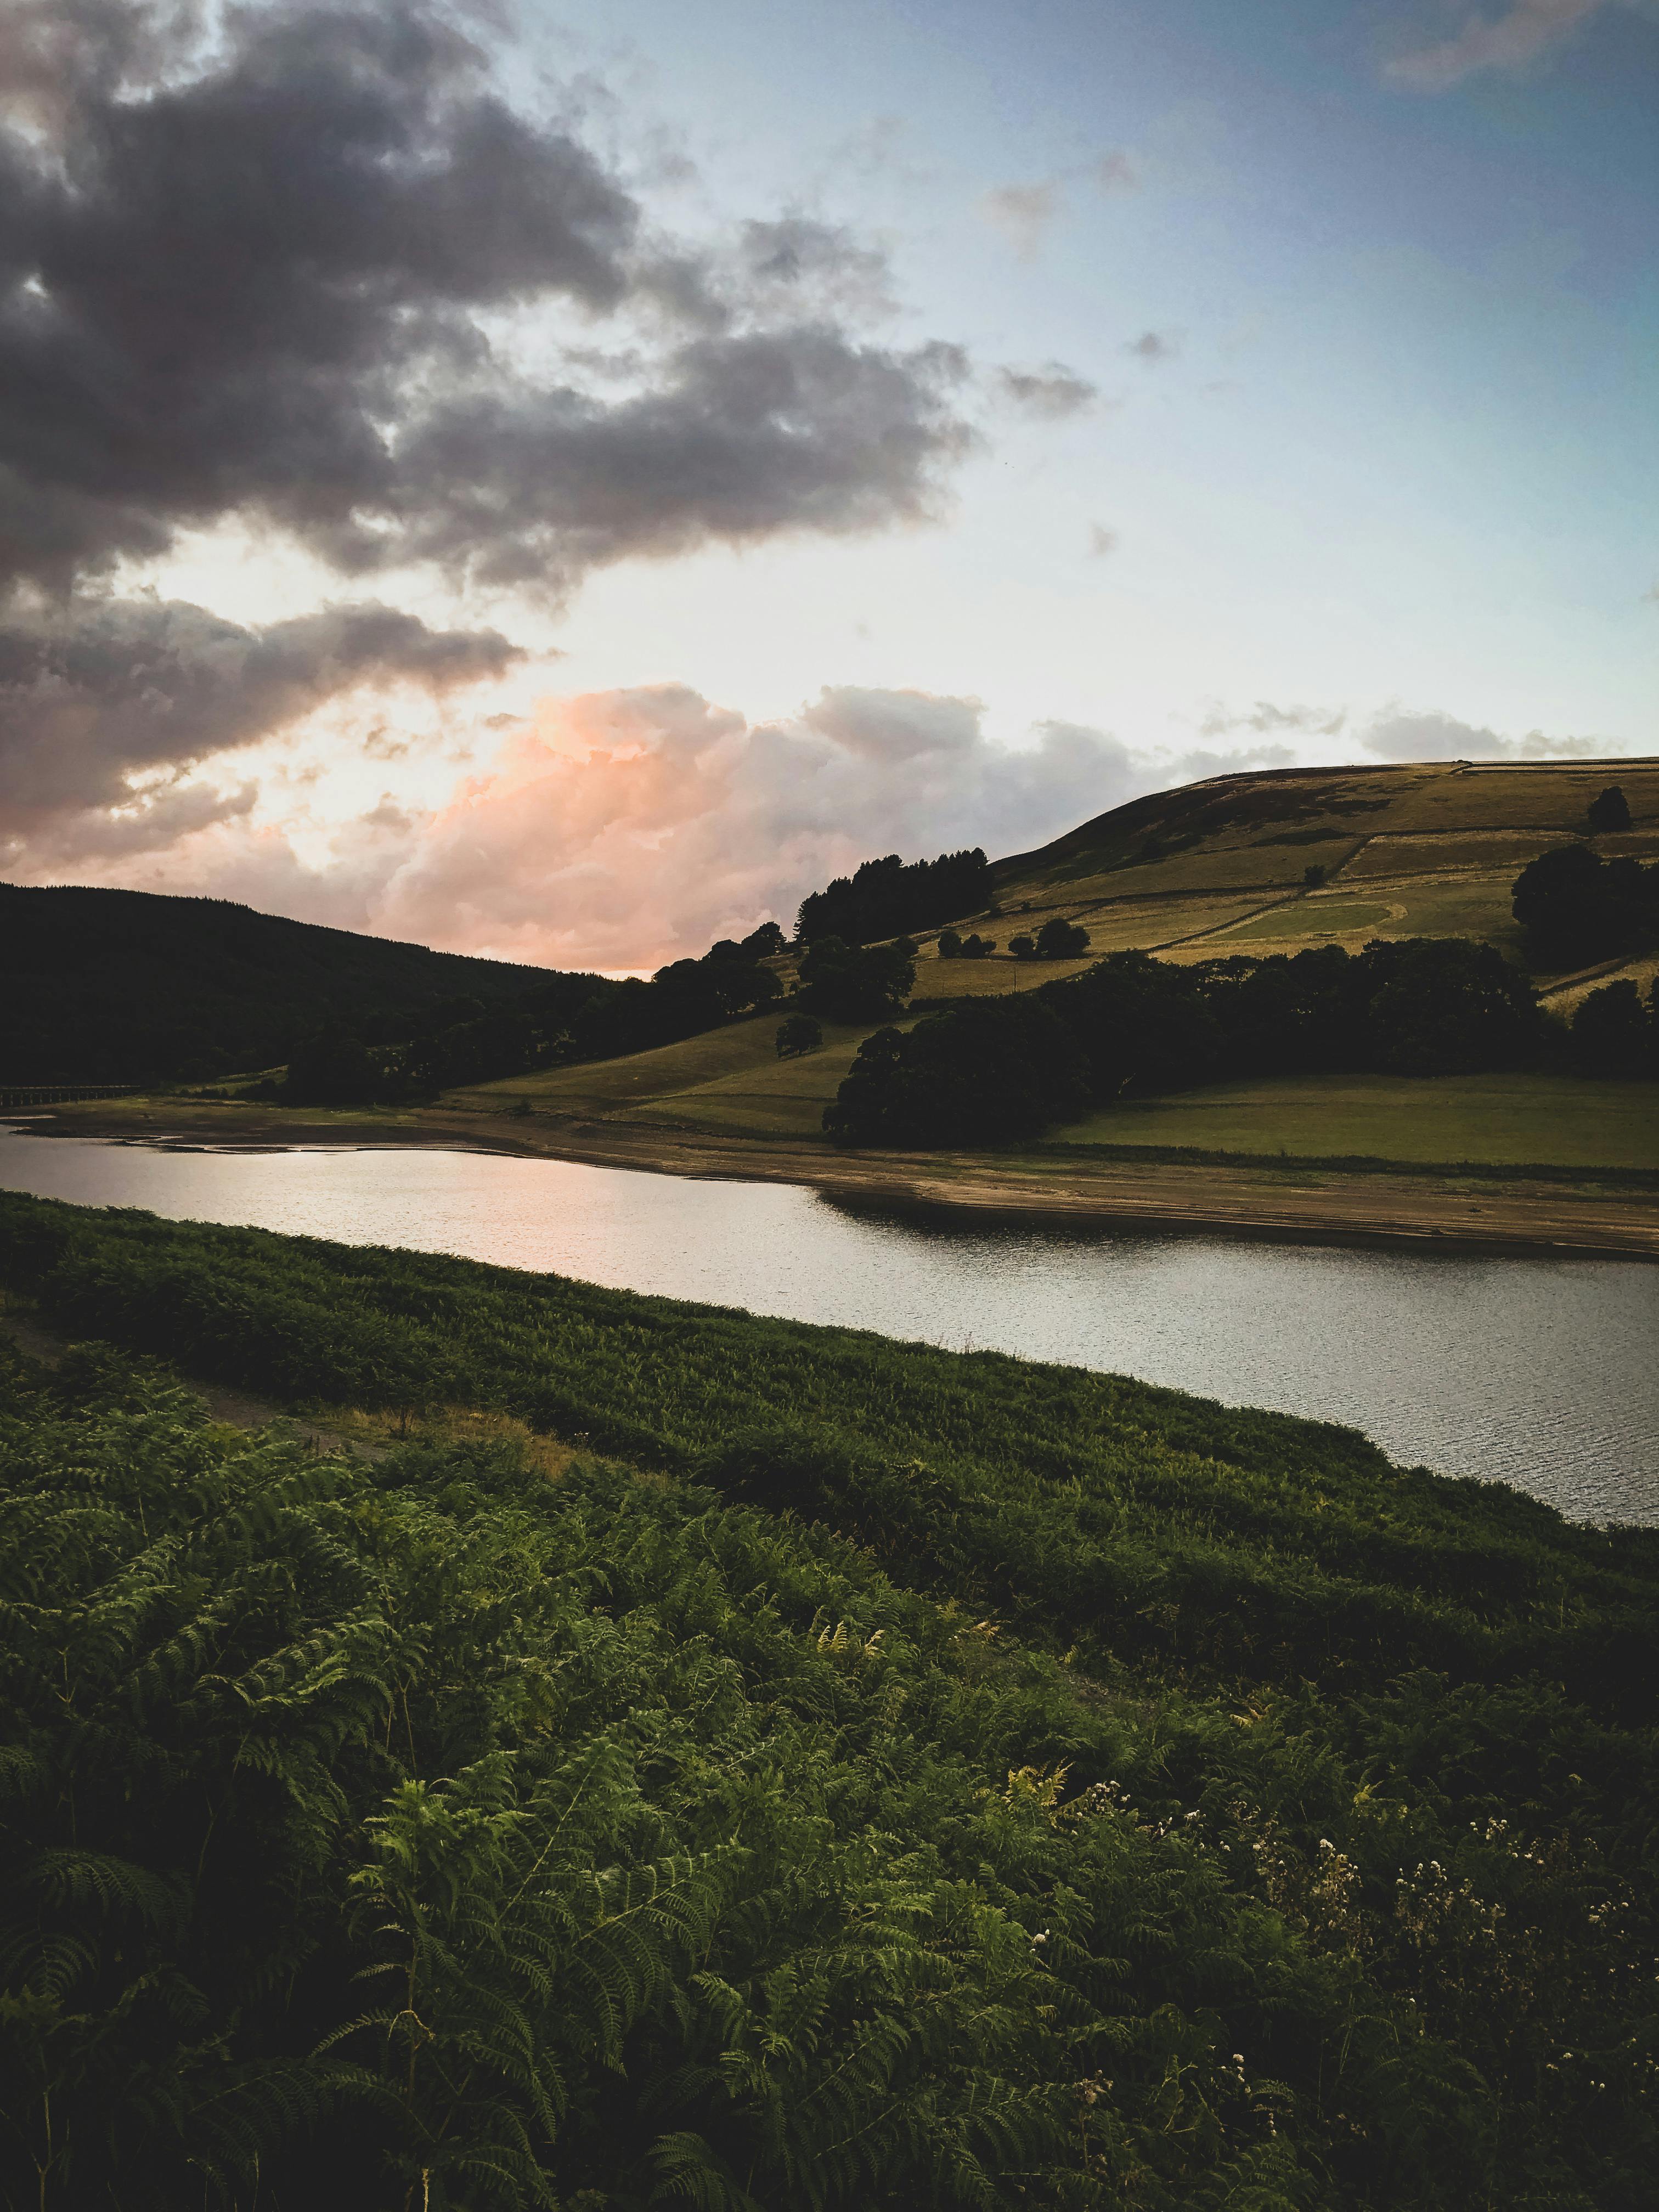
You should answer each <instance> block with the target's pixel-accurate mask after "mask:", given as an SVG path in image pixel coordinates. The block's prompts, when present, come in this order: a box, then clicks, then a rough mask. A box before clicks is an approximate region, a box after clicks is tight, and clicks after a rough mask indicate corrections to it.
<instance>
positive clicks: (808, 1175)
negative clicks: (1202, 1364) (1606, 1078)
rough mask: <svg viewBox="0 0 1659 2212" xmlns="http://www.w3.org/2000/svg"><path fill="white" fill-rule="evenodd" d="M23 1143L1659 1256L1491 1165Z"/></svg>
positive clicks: (459, 1122)
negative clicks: (667, 1180) (397, 1165)
mask: <svg viewBox="0 0 1659 2212" xmlns="http://www.w3.org/2000/svg"><path fill="white" fill-rule="evenodd" d="M0 1121H4V1122H5V1124H6V1125H7V1126H9V1127H13V1128H15V1129H16V1130H17V1131H18V1132H19V1133H27V1134H33V1135H37V1136H43V1137H48V1138H51V1137H83V1138H87V1139H94V1140H96V1141H101V1142H116V1143H126V1144H142V1145H145V1146H160V1147H163V1148H166V1149H170V1150H171V1149H181V1150H196V1149H209V1150H213V1151H234V1152H242V1151H260V1152H263V1151H280V1152H289V1151H307V1150H312V1149H328V1150H351V1151H386V1150H413V1149H428V1148H433V1147H436V1148H438V1149H440V1150H446V1151H452V1152H493V1153H498V1154H504V1155H507V1156H509V1157H516V1158H544V1159H561V1160H568V1161H573V1162H575V1163H577V1164H582V1165H586V1166H592V1167H611V1168H626V1169H631V1170H635V1171H636V1172H642V1173H646V1174H655V1175H674V1176H689V1177H691V1178H693V1179H695V1180H698V1181H705V1182H707V1181H716V1182H787V1183H793V1184H797V1185H799V1186H804V1187H805V1188H811V1189H815V1190H817V1191H819V1192H821V1193H822V1194H823V1196H824V1197H826V1198H827V1199H829V1200H831V1201H832V1202H835V1203H838V1204H842V1205H847V1206H854V1207H855V1208H856V1207H878V1208H881V1209H884V1210H893V1209H896V1210H899V1211H902V1212H913V1213H916V1214H920V1215H926V1216H927V1217H930V1218H933V1219H935V1220H937V1221H941V1222H949V1221H958V1222H960V1223H961V1224H962V1225H963V1226H967V1225H969V1222H970V1221H972V1220H974V1219H978V1220H980V1221H986V1222H989V1221H1000V1222H1003V1223H1024V1224H1026V1225H1051V1226H1059V1225H1071V1226H1073V1227H1075V1228H1077V1229H1079V1230H1080V1231H1091V1232H1093V1233H1097V1234H1103V1235H1104V1234H1111V1233H1114V1232H1115V1233H1117V1234H1127V1235H1139V1236H1153V1235H1163V1236H1170V1235H1180V1236H1220V1237H1239V1238H1243V1239H1245V1240H1248V1241H1253V1242H1265V1243H1317V1244H1337V1245H1347V1246H1356V1247H1360V1248H1369V1249H1377V1248H1383V1249H1393V1250H1401V1249H1404V1250H1408V1251H1415V1252H1443V1253H1449V1254H1455V1253H1465V1254H1467V1253H1486V1254H1490V1255H1493V1256H1498V1255H1505V1254H1507V1255H1511V1256H1514V1257H1516V1258H1522V1257H1524V1258H1533V1259H1537V1258H1553V1259H1624V1260H1645V1261H1659V1189H1645V1188H1619V1187H1616V1186H1615V1187H1612V1188H1606V1187H1603V1188H1597V1187H1595V1185H1594V1182H1593V1181H1592V1178H1593V1175H1594V1170H1586V1171H1585V1175H1586V1179H1585V1181H1584V1182H1583V1183H1575V1182H1572V1181H1571V1179H1565V1180H1550V1179H1545V1178H1544V1177H1542V1176H1540V1177H1539V1178H1537V1179H1528V1178H1527V1177H1526V1176H1516V1175H1515V1174H1514V1173H1513V1172H1510V1173H1507V1174H1503V1175H1499V1174H1497V1173H1494V1174H1493V1175H1492V1176H1486V1177H1483V1174H1482V1170H1480V1168H1479V1167H1470V1168H1468V1169H1467V1170H1463V1169H1461V1168H1459V1169H1457V1170H1454V1171H1449V1170H1447V1169H1444V1168H1441V1169H1438V1170H1430V1171H1425V1172H1421V1173H1414V1172H1413V1170H1411V1169H1410V1168H1409V1167H1407V1166H1403V1165H1400V1164H1392V1163H1390V1164H1387V1165H1383V1166H1379V1167H1378V1168H1377V1169H1376V1170H1364V1169H1361V1168H1341V1169H1335V1168H1331V1167H1328V1166H1323V1165H1320V1164H1316V1163H1312V1162H1298V1161H1295V1160H1291V1161H1269V1160H1267V1159H1264V1160H1263V1161H1262V1162H1261V1164H1260V1165H1259V1166H1257V1165H1254V1164H1250V1163H1249V1162H1243V1161H1240V1162H1235V1163H1231V1164H1218V1163H1216V1162H1214V1161H1213V1160H1211V1161H1192V1162H1184V1161H1181V1160H1167V1159H1166V1160H1160V1161H1156V1162H1150V1161H1149V1162H1141V1161H1133V1162H1131V1161H1125V1160H1123V1159H1121V1158H1103V1159H1101V1160H1098V1161H1092V1160H1086V1159H1079V1158H1078V1156H1077V1154H1076V1153H1075V1152H1072V1153H1069V1154H1067V1153H1058V1152H1057V1153H1054V1154H1039V1153H1032V1152H1027V1153H1021V1154H1017V1155H1001V1156H999V1155H995V1154H969V1153H944V1152H942V1153H932V1154H925V1155H918V1154H915V1153H896V1152H868V1153H864V1152H860V1153H857V1154H850V1155H849V1154H846V1153H839V1152H832V1151H830V1150H829V1147H828V1146H817V1145H814V1144H813V1143H811V1142H810V1141H805V1140H802V1139H799V1138H791V1137H788V1136H780V1137H776V1138H768V1137H725V1136H720V1135H717V1134H714V1133H708V1132H706V1131H700V1130H696V1129H693V1128H690V1127H685V1126H684V1125H682V1126H679V1127H676V1126H674V1125H672V1124H671V1123H668V1122H661V1123H655V1124H645V1125H641V1124H638V1123H621V1122H616V1121H592V1120H586V1119H583V1118H581V1117H579V1116H571V1117H568V1118H566V1117H562V1116H556V1115H550V1114H546V1113H538V1114H534V1115H526V1116H523V1117H520V1116H517V1115H499V1114H481V1113H478V1112H477V1111H472V1112H468V1111H466V1110H465V1109H454V1108H446V1107H426V1108H417V1109H406V1110H404V1111H393V1112H390V1113H381V1114H378V1115H377V1114H367V1113H366V1114H362V1115H358V1114H356V1113H355V1112H349V1111H343V1112H338V1113H329V1112H326V1111H325V1112H313V1113H311V1114H309V1115H307V1112H306V1111H305V1109H298V1108H282V1107H277V1108H270V1107H258V1108H253V1107H225V1106H215V1105H205V1104H203V1105H197V1104H193V1103H188V1102H185V1103H180V1104H179V1105H178V1106H177V1107H172V1106H168V1105H166V1104H162V1103H158V1104H157V1105H155V1107H151V1108H147V1109H138V1110H137V1111H135V1110H133V1109H127V1110H126V1111H119V1110H116V1109H112V1108H110V1107H107V1106H101V1105H92V1104H88V1106H87V1107H85V1108H84V1109H82V1108H78V1107H75V1106H66V1107H59V1108H55V1109H40V1110H38V1111H36V1112H33V1113H18V1114H14V1115H3V1116H0Z"/></svg>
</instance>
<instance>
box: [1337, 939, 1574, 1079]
mask: <svg viewBox="0 0 1659 2212" xmlns="http://www.w3.org/2000/svg"><path fill="white" fill-rule="evenodd" d="M1358 964H1359V966H1360V968H1361V969H1362V972H1363V974H1364V976H1365V977H1366V978H1368V979H1369V980H1370V981H1371V982H1372V984H1373V987H1374V988H1373V995H1372V996H1371V997H1370V1001H1369V1004H1368V1006H1367V1025H1368V1028H1369V1030H1370V1037H1369V1043H1368V1056H1369V1057H1370V1063H1371V1065H1373V1066H1379V1067H1383V1068H1388V1069H1390V1070H1393V1071H1394V1072H1395V1073H1399V1074H1401V1075H1457V1074H1468V1073H1474V1072H1475V1071H1476V1070H1477V1069H1481V1068H1488V1067H1513V1066H1520V1065H1523V1064H1524V1063H1525V1062H1526V1061H1527V1060H1529V1059H1531V1058H1532V1057H1533V1055H1534V1052H1535V1050H1536V1048H1537V1046H1538V1043H1539V1040H1540V1029H1539V1022H1540V1016H1539V1012H1538V1006H1537V1002H1536V1001H1535V1000H1534V997H1533V994H1532V992H1531V989H1530V988H1529V987H1528V983H1527V980H1526V978H1525V976H1524V975H1522V973H1521V971H1520V969H1518V968H1514V967H1512V966H1511V965H1510V963H1509V962H1508V961H1507V960H1505V959H1504V956H1503V955H1502V953H1500V952H1499V951H1497V950H1496V948H1495V947H1494V946H1492V945H1474V944H1472V943H1471V942H1470V941H1469V940H1468V939H1467V938H1462V937H1418V938H1408V939H1406V940H1405V942H1404V943H1402V944H1397V945H1384V944H1377V945H1368V946H1367V947H1366V950H1365V952H1364V956H1363V957H1362V960H1361V962H1360V963H1358Z"/></svg>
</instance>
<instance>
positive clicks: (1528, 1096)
mask: <svg viewBox="0 0 1659 2212" xmlns="http://www.w3.org/2000/svg"><path fill="white" fill-rule="evenodd" d="M1057 1136H1058V1138H1059V1139H1060V1140H1062V1141H1064V1142H1065V1143H1066V1144H1073V1145H1158V1146H1180V1147H1186V1146H1190V1147H1192V1148H1193V1149H1194V1150H1195V1151H1201V1152H1255V1153H1260V1154H1264V1155H1272V1154H1274V1153H1279V1152H1285V1153H1289V1154H1290V1155H1291V1157H1292V1158H1297V1157H1301V1158H1316V1159H1317V1158H1333V1159H1335V1158H1370V1159H1385V1160H1404V1161H1422V1162H1425V1163H1426V1162H1434V1163H1437V1164H1441V1163H1446V1162H1457V1161H1463V1160H1468V1161H1470V1162H1475V1163H1479V1164H1481V1165H1485V1166H1494V1167H1498V1166H1504V1167H1509V1166H1529V1165H1537V1166H1552V1167H1565V1168H1646V1169H1659V1114H1656V1112H1655V1110H1654V1090H1653V1086H1652V1085H1651V1084H1645V1083H1597V1082H1590V1081H1588V1080H1585V1079H1581V1078H1578V1077H1575V1076H1567V1075H1531V1074H1502V1075H1467V1076H1465V1075H1416V1076H1403V1075H1402V1076H1394V1075H1297V1076H1273V1077H1261V1078H1258V1079H1255V1080H1254V1081H1252V1082H1246V1083H1228V1084H1218V1085H1212V1086H1211V1087H1208V1088H1206V1089H1204V1090H1200V1091H1185V1092H1182V1093H1181V1094H1179V1095H1177V1096H1175V1097H1167V1098H1147V1099H1137V1100H1135V1101H1133V1103H1126V1104H1124V1105H1121V1106H1110V1107H1106V1108H1104V1109H1102V1110H1101V1111H1099V1112H1098V1113H1095V1114H1091V1115H1089V1116H1088V1117H1087V1118H1086V1119H1085V1120H1084V1121H1073V1122H1071V1123H1069V1124H1068V1125H1067V1126H1066V1127H1065V1128H1064V1129H1063V1130H1060V1131H1059V1132H1057Z"/></svg>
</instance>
